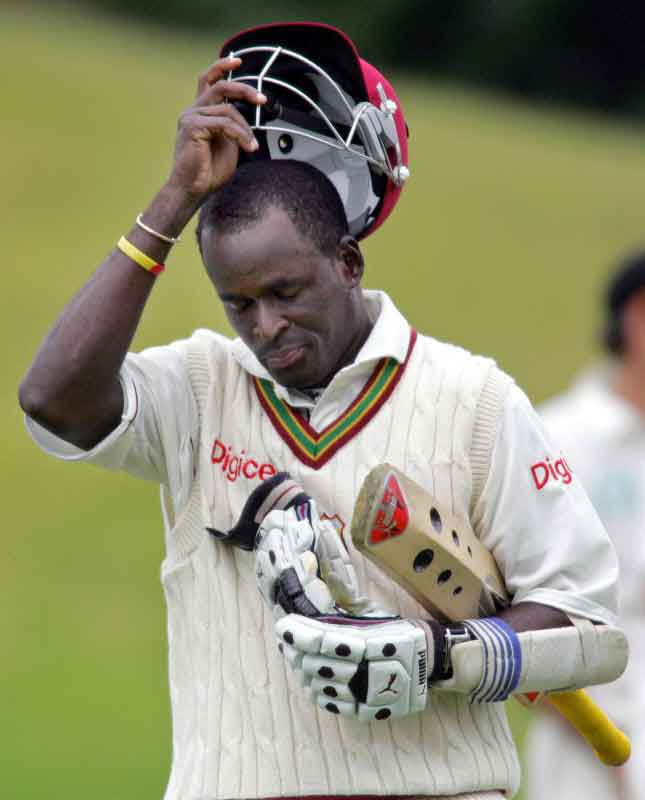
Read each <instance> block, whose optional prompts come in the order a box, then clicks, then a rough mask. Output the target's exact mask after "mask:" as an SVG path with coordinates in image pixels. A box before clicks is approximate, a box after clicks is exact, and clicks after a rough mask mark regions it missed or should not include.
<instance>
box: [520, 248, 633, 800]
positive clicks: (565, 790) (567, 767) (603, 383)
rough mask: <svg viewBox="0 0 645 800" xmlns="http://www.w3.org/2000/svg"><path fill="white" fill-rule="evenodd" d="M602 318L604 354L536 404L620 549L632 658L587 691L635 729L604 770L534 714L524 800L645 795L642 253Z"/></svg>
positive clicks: (620, 275)
mask: <svg viewBox="0 0 645 800" xmlns="http://www.w3.org/2000/svg"><path fill="white" fill-rule="evenodd" d="M606 316H607V319H606V328H605V332H604V336H603V338H604V344H605V347H606V349H607V351H608V353H609V359H608V361H607V362H606V363H603V364H601V365H598V366H596V367H595V368H592V369H590V370H589V371H587V372H585V373H583V374H582V375H581V376H579V377H578V379H577V380H576V381H575V383H574V384H573V385H572V386H571V388H570V389H569V390H568V391H567V392H565V393H563V394H562V395H559V396H557V397H555V398H553V399H552V400H550V401H549V402H547V403H546V404H545V405H544V406H543V407H542V408H541V409H540V410H541V413H542V417H543V419H544V421H545V422H546V424H547V427H548V428H549V430H550V432H551V433H552V434H553V436H554V438H555V439H556V441H558V442H559V443H561V445H562V447H563V451H564V454H565V456H566V459H567V462H568V464H569V465H570V467H571V469H572V472H573V474H574V475H575V476H577V477H578V478H579V479H580V481H581V482H582V484H583V485H584V487H585V489H586V490H587V491H588V493H589V495H590V497H591V500H592V502H593V504H594V505H595V507H596V510H597V511H598V513H599V515H600V517H601V519H602V520H603V522H604V523H605V526H606V528H607V530H608V531H609V535H610V536H611V538H612V539H613V542H614V545H615V546H616V549H617V552H618V558H619V561H620V580H619V607H620V621H621V626H622V628H623V630H624V631H625V632H626V634H627V636H628V638H629V643H630V663H629V666H628V668H627V670H626V671H625V673H624V674H623V675H622V677H621V678H619V679H618V680H617V681H615V682H614V683H611V684H606V685H603V686H596V687H591V688H590V689H589V693H590V694H591V695H592V696H593V697H594V698H595V699H597V700H598V701H599V703H600V704H601V705H602V706H603V707H604V708H605V709H607V710H608V711H609V713H610V716H612V718H613V719H614V720H615V721H616V722H617V724H618V725H619V726H621V727H622V728H623V729H624V730H625V731H626V732H627V733H628V734H629V735H630V736H631V737H632V747H633V750H632V756H631V758H630V760H629V761H628V762H627V764H626V765H625V766H624V767H620V768H616V769H607V768H606V767H604V766H602V765H601V764H600V762H599V761H597V760H596V759H595V758H594V756H593V754H592V752H591V751H590V750H589V749H588V748H585V747H584V746H582V745H581V742H580V739H579V738H578V737H577V736H576V735H575V733H574V732H573V731H572V729H571V728H569V727H568V726H567V725H566V724H565V723H564V722H563V720H562V719H561V718H558V717H557V716H556V715H555V714H543V715H539V716H538V715H536V717H535V719H534V722H533V724H532V727H531V730H530V733H529V739H528V744H527V764H528V797H529V800H553V798H558V800H578V798H585V800H642V798H643V797H644V796H645V725H644V724H643V719H644V717H645V692H644V690H643V673H644V672H645V251H641V252H638V253H635V254H633V255H630V256H629V257H628V258H626V259H625V260H624V261H623V262H622V263H621V264H620V265H619V267H618V269H617V271H616V272H615V274H614V275H613V276H612V278H611V280H610V282H609V285H608V288H607V293H606ZM556 765H557V766H556Z"/></svg>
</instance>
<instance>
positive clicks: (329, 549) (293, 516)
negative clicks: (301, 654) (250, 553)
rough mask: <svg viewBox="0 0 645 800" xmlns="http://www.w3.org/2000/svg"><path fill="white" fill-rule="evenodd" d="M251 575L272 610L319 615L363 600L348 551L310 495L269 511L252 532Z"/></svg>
mask: <svg viewBox="0 0 645 800" xmlns="http://www.w3.org/2000/svg"><path fill="white" fill-rule="evenodd" d="M256 579H257V585H258V588H259V590H260V592H261V594H262V597H263V598H264V600H265V602H266V603H267V605H268V606H269V608H271V609H272V611H273V613H274V616H276V617H279V616H281V615H282V614H284V613H292V612H295V613H298V614H303V615H304V616H319V615H320V614H327V613H330V612H332V611H333V610H335V608H336V606H338V605H342V607H344V608H348V610H352V609H354V608H357V607H360V606H361V605H364V604H365V603H366V601H365V598H364V597H361V595H360V594H359V591H358V581H357V579H356V573H355V571H354V567H353V566H352V563H351V560H350V557H349V554H348V553H347V550H346V549H345V547H344V545H343V543H342V541H341V539H340V537H339V535H338V534H337V532H336V530H335V528H334V526H333V525H332V524H331V523H330V522H328V521H327V520H321V519H320V517H319V515H318V510H317V508H316V503H315V501H314V500H309V501H308V502H305V503H301V504H299V505H298V506H296V507H294V508H290V509H289V510H287V511H278V510H276V511H272V512H271V513H270V514H268V515H267V516H266V518H265V519H264V520H263V522H262V524H261V526H260V529H259V531H258V534H257V537H256Z"/></svg>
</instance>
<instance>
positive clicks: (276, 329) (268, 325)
mask: <svg viewBox="0 0 645 800" xmlns="http://www.w3.org/2000/svg"><path fill="white" fill-rule="evenodd" d="M288 327H289V322H288V320H286V319H285V318H284V316H283V315H282V314H281V313H280V311H279V309H276V308H275V306H274V305H273V304H272V303H266V302H262V301H260V302H258V304H257V312H256V317H255V324H254V326H253V328H254V330H253V332H254V334H255V336H257V337H258V338H259V339H261V340H263V341H267V342H270V341H273V340H274V339H275V338H276V337H277V336H279V334H280V333H282V331H283V330H285V329H286V328H288Z"/></svg>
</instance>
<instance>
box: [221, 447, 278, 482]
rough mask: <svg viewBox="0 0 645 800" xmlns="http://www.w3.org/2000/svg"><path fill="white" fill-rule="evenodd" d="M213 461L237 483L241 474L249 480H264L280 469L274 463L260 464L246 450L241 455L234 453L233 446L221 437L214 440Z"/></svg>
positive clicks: (228, 478) (229, 478) (230, 479)
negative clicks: (221, 440) (225, 442)
mask: <svg viewBox="0 0 645 800" xmlns="http://www.w3.org/2000/svg"><path fill="white" fill-rule="evenodd" d="M211 462H212V463H213V464H219V465H220V467H221V470H222V472H223V473H224V474H225V475H226V478H227V480H229V481H231V483H235V481H236V480H237V479H238V478H239V477H240V476H241V477H243V478H248V479H249V480H253V479H254V478H257V479H258V480H259V481H263V480H265V479H266V478H270V477H271V476H272V475H275V474H276V473H277V471H278V470H277V469H276V468H275V467H274V466H273V464H260V463H259V462H258V461H256V460H255V459H254V458H251V456H247V455H246V450H242V452H241V453H239V455H238V454H235V453H233V452H232V450H231V446H230V445H226V444H224V442H220V440H219V439H215V441H214V442H213V449H212V450H211Z"/></svg>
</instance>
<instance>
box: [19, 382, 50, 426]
mask: <svg viewBox="0 0 645 800" xmlns="http://www.w3.org/2000/svg"><path fill="white" fill-rule="evenodd" d="M18 402H19V403H20V408H22V410H23V411H24V412H25V414H27V415H28V416H30V417H31V418H32V419H38V418H39V417H40V416H41V415H42V414H43V412H44V409H45V408H46V405H47V401H46V398H45V395H44V392H42V391H41V390H40V388H39V387H38V386H35V385H34V384H33V383H32V381H30V380H29V376H27V377H26V378H24V379H23V380H22V382H21V384H20V386H19V387H18Z"/></svg>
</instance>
